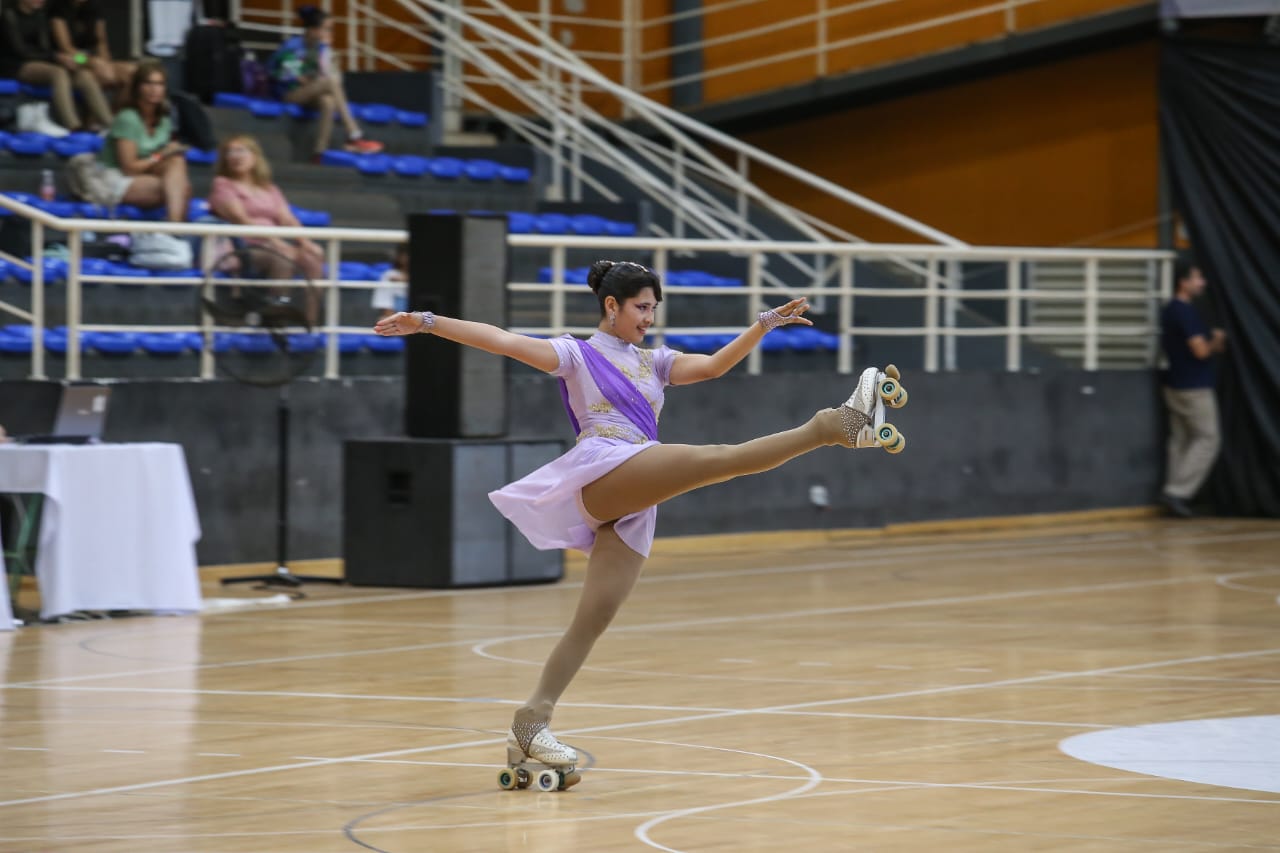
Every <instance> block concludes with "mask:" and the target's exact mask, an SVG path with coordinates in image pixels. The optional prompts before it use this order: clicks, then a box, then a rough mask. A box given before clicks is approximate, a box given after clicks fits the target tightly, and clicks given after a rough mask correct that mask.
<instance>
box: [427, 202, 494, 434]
mask: <svg viewBox="0 0 1280 853" xmlns="http://www.w3.org/2000/svg"><path fill="white" fill-rule="evenodd" d="M506 287H507V220H506V218H505V217H475V216H436V215H432V214H417V213H415V214H411V215H410V216H409V307H410V308H411V309H412V310H415V311H433V312H435V313H438V314H444V315H446V316H449V317H456V318H460V319H463V320H476V321H479V322H482V323H490V324H492V325H494V326H498V327H499V328H506V326H507V292H506ZM405 353H406V355H405V358H406V361H405V434H406V435H408V436H410V437H411V438H485V437H493V436H502V435H506V432H507V364H506V359H505V358H503V357H502V356H498V355H492V354H490V353H487V352H482V351H481V350H477V349H473V348H471V347H464V346H459V345H458V344H456V343H453V342H452V341H446V340H442V339H440V338H436V337H432V336H431V335H412V336H410V337H409V339H408V344H407V346H406V347H405Z"/></svg>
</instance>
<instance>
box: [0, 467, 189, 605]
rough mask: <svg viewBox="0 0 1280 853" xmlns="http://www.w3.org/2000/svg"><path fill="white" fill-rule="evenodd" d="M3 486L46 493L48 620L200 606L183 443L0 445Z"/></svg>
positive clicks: (43, 586) (43, 592)
mask: <svg viewBox="0 0 1280 853" xmlns="http://www.w3.org/2000/svg"><path fill="white" fill-rule="evenodd" d="M0 492H41V493H43V494H44V495H45V502H44V515H43V518H42V520H41V523H40V550H39V554H38V555H37V557H36V582H37V583H38V584H39V586H40V615H41V616H42V617H44V618H49V617H51V616H57V615H60V614H63V613H71V612H73V611H76V610H163V611H194V610H199V609H200V579H199V575H198V573H197V570H196V542H197V541H199V539H200V522H199V519H198V517H197V515H196V502H195V496H194V495H193V494H192V492H191V479H190V477H189V476H188V474H187V462H186V457H185V456H184V454H183V452H182V447H181V446H179V445H177V444H96V445H30V446H21V445H4V446H0Z"/></svg>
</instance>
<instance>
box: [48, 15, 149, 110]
mask: <svg viewBox="0 0 1280 853" xmlns="http://www.w3.org/2000/svg"><path fill="white" fill-rule="evenodd" d="M49 26H50V30H51V32H52V33H53V46H54V49H55V50H56V51H58V55H59V56H70V57H71V58H72V60H73V61H74V62H75V64H76V67H77V68H87V69H88V70H89V71H90V73H92V74H93V76H94V78H96V79H97V81H98V85H100V86H102V87H103V88H104V89H116V90H117V91H118V92H119V93H120V94H123V93H124V92H127V91H128V88H129V81H130V80H132V79H133V73H134V71H136V70H137V66H136V65H135V64H134V63H132V62H120V61H117V60H114V59H112V58H111V47H110V45H108V43H107V21H106V17H105V16H104V15H103V14H102V6H101V0H51V2H50V4H49ZM110 124H111V121H110V120H109V119H108V121H107V122H106V123H105V124H104V125H103V127H107V126H109V125H110Z"/></svg>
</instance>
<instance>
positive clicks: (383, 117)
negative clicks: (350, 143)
mask: <svg viewBox="0 0 1280 853" xmlns="http://www.w3.org/2000/svg"><path fill="white" fill-rule="evenodd" d="M356 109H357V108H356V106H355V104H352V105H351V111H352V112H353V113H355V112H356ZM359 117H360V118H361V119H363V120H365V121H366V122H368V123H369V124H373V125H384V124H391V122H393V121H395V120H396V108H395V107H392V106H388V105H387V104H365V105H363V106H361V107H360V108H359Z"/></svg>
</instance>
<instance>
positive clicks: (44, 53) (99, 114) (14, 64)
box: [0, 0, 112, 136]
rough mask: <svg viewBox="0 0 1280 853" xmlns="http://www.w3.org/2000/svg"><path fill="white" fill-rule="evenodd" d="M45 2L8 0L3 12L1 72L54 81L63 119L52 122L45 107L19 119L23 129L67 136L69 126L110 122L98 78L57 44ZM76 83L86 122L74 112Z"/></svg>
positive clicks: (39, 82)
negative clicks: (84, 110) (55, 43)
mask: <svg viewBox="0 0 1280 853" xmlns="http://www.w3.org/2000/svg"><path fill="white" fill-rule="evenodd" d="M44 4H45V0H10V2H8V3H6V4H5V6H4V11H3V12H0V77H16V78H17V79H19V80H21V81H22V82H23V83H30V84H31V85H34V86H48V87H50V88H51V89H52V90H53V112H54V117H55V118H56V119H57V121H58V122H59V123H60V124H61V127H58V125H54V124H53V123H52V122H50V121H49V119H48V116H47V115H45V114H44V113H43V112H41V113H39V115H37V116H36V118H34V119H32V120H30V121H24V122H21V124H23V125H26V126H23V127H22V129H23V130H33V131H37V132H40V133H46V134H49V135H51V136H65V135H66V134H67V132H68V131H67V129H68V128H71V129H76V128H80V127H82V126H83V127H85V128H86V129H95V128H105V127H107V126H108V125H110V124H111V120H112V116H111V109H110V107H108V106H107V99H106V96H105V95H103V94H102V88H101V87H100V86H99V85H98V79H97V78H96V77H94V75H93V72H92V71H90V70H89V69H88V68H87V67H86V65H85V64H82V63H80V62H78V61H77V58H76V54H75V53H67V52H61V51H58V50H57V49H56V48H55V46H54V43H53V37H52V35H51V33H50V30H49V19H48V16H47V15H46V13H45V9H44ZM73 85H74V86H75V88H76V89H77V90H78V91H79V92H80V95H81V97H83V98H84V103H85V105H86V106H87V107H88V110H89V113H90V115H91V118H90V120H89V121H88V123H87V124H85V123H82V122H81V121H80V116H79V114H78V113H77V112H76V101H75V96H74V95H73V94H72V91H71V89H72V86H73ZM32 114H33V115H34V113H32Z"/></svg>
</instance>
